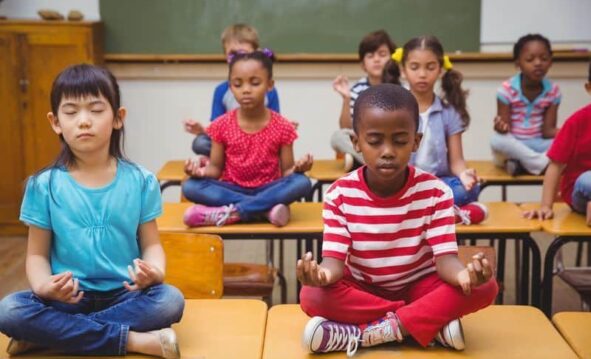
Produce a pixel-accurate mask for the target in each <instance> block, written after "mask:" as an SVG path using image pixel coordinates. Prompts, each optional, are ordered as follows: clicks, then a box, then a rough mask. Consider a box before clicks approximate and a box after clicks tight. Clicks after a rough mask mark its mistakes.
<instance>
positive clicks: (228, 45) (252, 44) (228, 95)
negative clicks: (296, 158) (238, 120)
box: [184, 24, 297, 165]
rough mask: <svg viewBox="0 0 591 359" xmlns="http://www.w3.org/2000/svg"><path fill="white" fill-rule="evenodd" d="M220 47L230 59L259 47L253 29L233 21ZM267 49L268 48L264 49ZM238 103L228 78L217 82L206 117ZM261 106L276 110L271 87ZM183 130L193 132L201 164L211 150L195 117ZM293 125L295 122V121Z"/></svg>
mask: <svg viewBox="0 0 591 359" xmlns="http://www.w3.org/2000/svg"><path fill="white" fill-rule="evenodd" d="M222 47H223V49H224V55H225V56H226V59H227V60H228V63H229V62H230V59H231V57H232V56H233V55H234V54H237V53H240V52H253V51H254V50H257V49H258V48H259V35H258V33H257V31H256V29H255V28H254V27H252V26H249V25H246V24H234V25H231V26H228V27H227V28H226V29H224V31H223V32H222ZM265 51H270V50H265ZM239 106H240V104H239V103H238V101H237V100H236V98H235V97H234V95H233V94H232V91H230V84H229V82H228V80H226V81H223V82H222V83H220V84H219V85H218V86H217V87H216V88H215V91H214V93H213V104H212V107H211V117H210V121H212V122H213V121H215V120H216V119H217V118H218V117H220V116H221V115H223V114H225V113H226V112H229V111H231V110H234V109H236V108H238V107H239ZM265 106H267V107H268V108H269V109H271V110H273V111H275V112H279V95H278V94H277V90H276V89H275V87H273V88H272V89H271V90H269V92H267V94H266V96H265ZM184 125H185V130H186V131H187V132H189V133H192V134H194V135H196V137H195V139H194V140H193V152H195V153H196V154H197V155H201V156H204V157H201V158H200V161H201V164H203V165H204V164H205V163H206V162H207V159H208V157H209V154H210V152H211V139H210V138H209V136H207V134H206V133H205V130H204V129H203V126H202V125H201V124H200V123H199V122H198V121H195V120H191V119H188V120H185V121H184ZM296 126H297V125H296Z"/></svg>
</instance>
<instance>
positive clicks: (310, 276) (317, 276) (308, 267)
mask: <svg viewBox="0 0 591 359" xmlns="http://www.w3.org/2000/svg"><path fill="white" fill-rule="evenodd" d="M328 276H329V273H328V271H327V270H326V269H325V268H322V266H320V265H319V264H318V263H316V261H315V260H313V259H312V253H310V252H308V253H306V254H304V255H303V256H302V259H299V260H298V263H297V265H296V277H297V278H298V280H299V281H300V282H301V283H302V284H303V285H309V286H312V287H323V286H325V285H327V284H328V283H329V278H328Z"/></svg>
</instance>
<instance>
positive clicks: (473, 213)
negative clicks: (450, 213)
mask: <svg viewBox="0 0 591 359" xmlns="http://www.w3.org/2000/svg"><path fill="white" fill-rule="evenodd" d="M454 212H455V216H456V224H465V225H470V224H478V223H481V222H482V221H484V220H485V219H486V218H487V217H488V208H486V206H485V205H484V204H482V203H480V202H472V203H468V204H467V205H464V206H462V207H458V206H454Z"/></svg>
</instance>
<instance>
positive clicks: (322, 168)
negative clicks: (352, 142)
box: [306, 159, 347, 202]
mask: <svg viewBox="0 0 591 359" xmlns="http://www.w3.org/2000/svg"><path fill="white" fill-rule="evenodd" d="M346 174H347V172H345V162H344V160H342V159H336V160H314V164H313V165H312V168H311V169H310V170H309V171H308V172H306V175H307V176H308V177H310V178H312V179H315V180H316V183H314V186H313V187H312V191H310V193H311V196H312V198H314V192H317V193H318V194H317V198H318V202H322V186H324V185H325V184H330V183H333V182H334V181H336V180H337V179H339V178H341V177H343V176H344V175H346Z"/></svg>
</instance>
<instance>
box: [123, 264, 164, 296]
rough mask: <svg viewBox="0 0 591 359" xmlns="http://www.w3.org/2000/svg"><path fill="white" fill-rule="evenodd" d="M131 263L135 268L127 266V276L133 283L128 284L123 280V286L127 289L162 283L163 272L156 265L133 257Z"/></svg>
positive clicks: (131, 289)
mask: <svg viewBox="0 0 591 359" xmlns="http://www.w3.org/2000/svg"><path fill="white" fill-rule="evenodd" d="M133 264H134V267H135V268H133V267H132V266H127V271H128V272H129V278H131V281H132V282H133V284H129V283H128V282H127V281H125V282H123V286H124V287H125V288H126V289H127V290H128V291H130V292H131V291H134V290H141V289H145V288H148V287H150V286H153V285H154V284H159V283H162V281H163V280H164V274H163V273H162V271H161V270H160V269H158V267H156V266H154V265H152V264H150V263H148V262H146V261H143V260H141V259H139V258H136V259H134V260H133Z"/></svg>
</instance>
